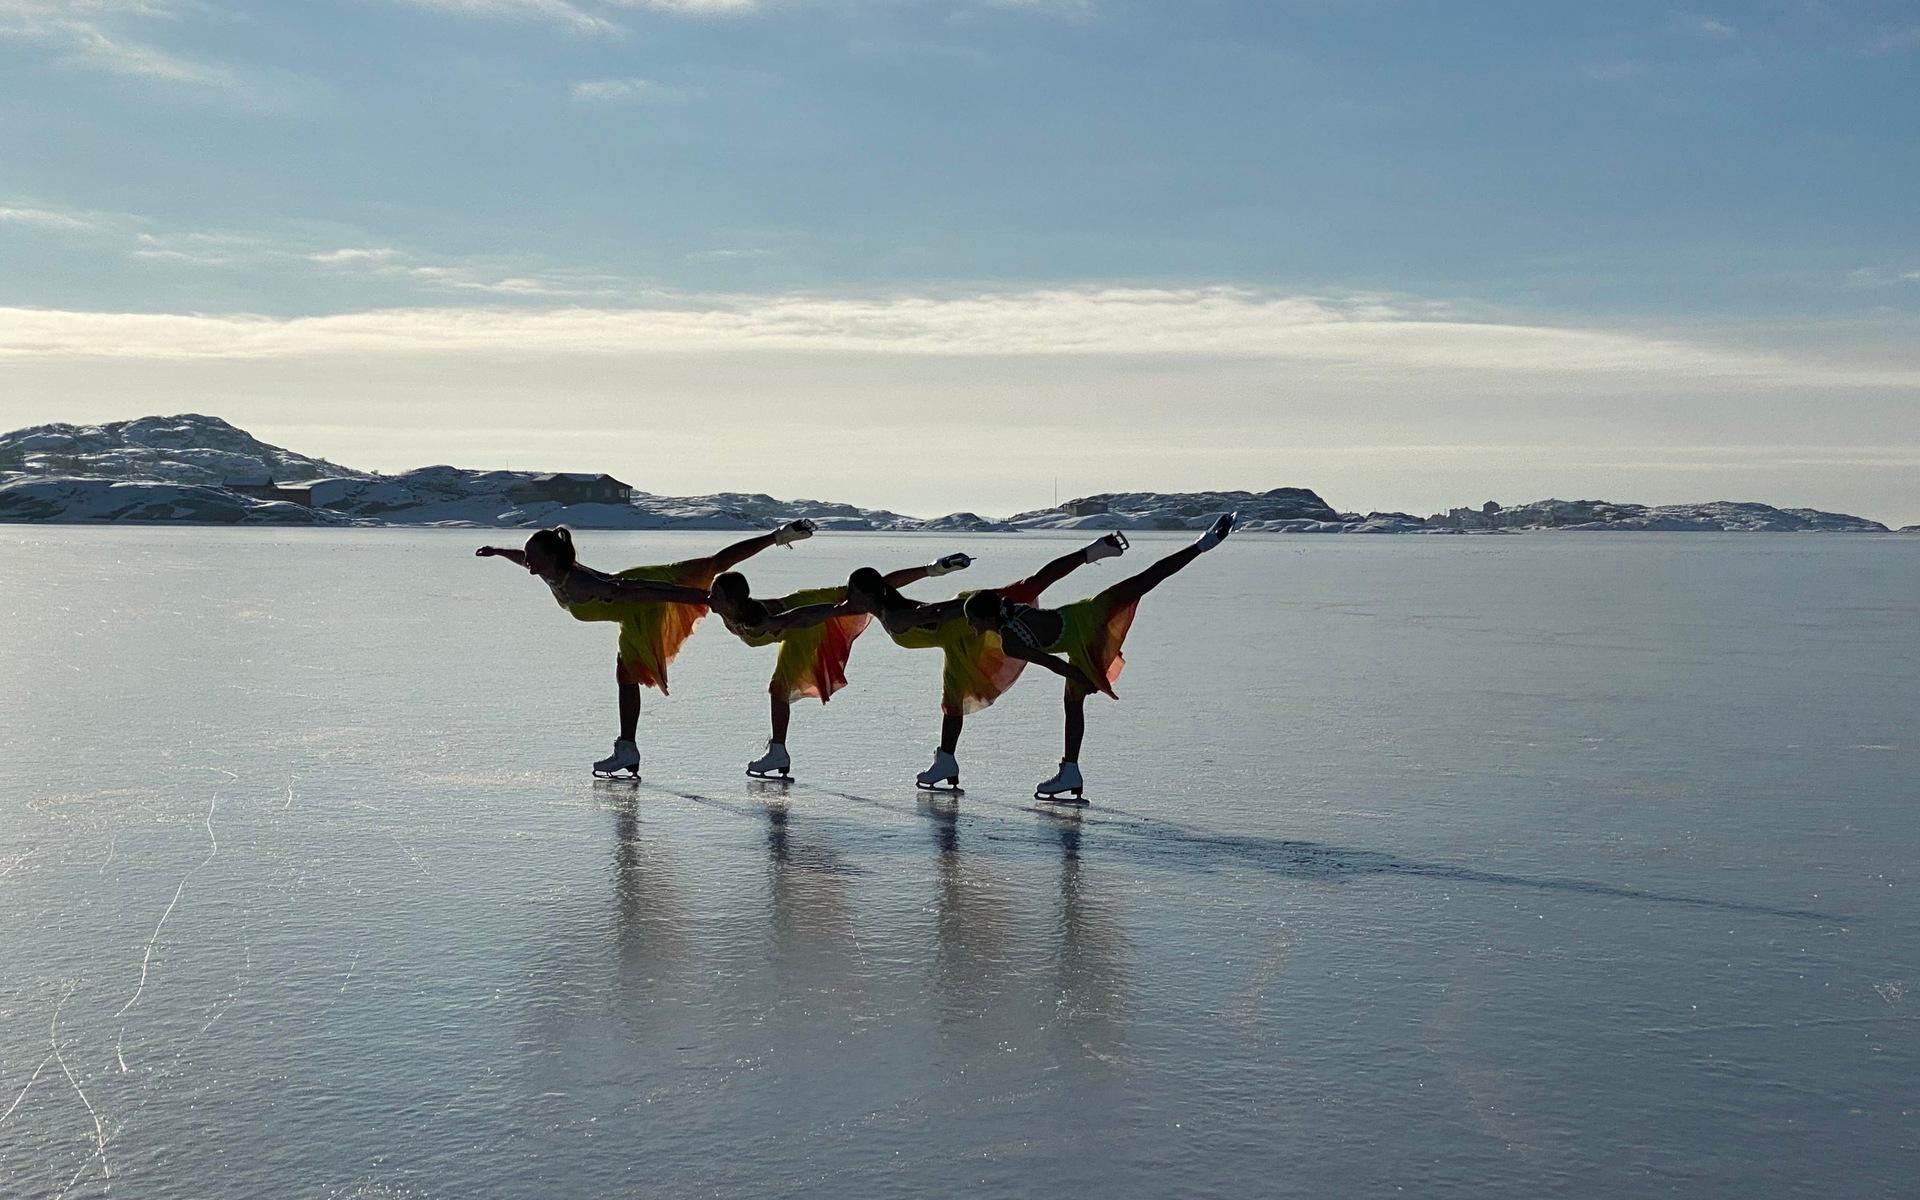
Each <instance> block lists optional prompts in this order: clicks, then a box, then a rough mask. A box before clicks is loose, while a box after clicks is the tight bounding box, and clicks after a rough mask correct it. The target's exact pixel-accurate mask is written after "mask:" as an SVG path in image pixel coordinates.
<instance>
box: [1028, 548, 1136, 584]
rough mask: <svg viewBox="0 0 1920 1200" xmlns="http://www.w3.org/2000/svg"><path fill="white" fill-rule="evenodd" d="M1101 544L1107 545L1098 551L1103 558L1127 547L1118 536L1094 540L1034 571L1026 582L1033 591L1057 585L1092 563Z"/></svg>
mask: <svg viewBox="0 0 1920 1200" xmlns="http://www.w3.org/2000/svg"><path fill="white" fill-rule="evenodd" d="M1102 543H1107V546H1106V548H1105V549H1103V550H1100V551H1099V556H1100V557H1103V558H1106V557H1111V556H1112V555H1115V554H1118V553H1120V552H1121V551H1122V550H1124V549H1126V545H1127V543H1126V540H1125V539H1124V538H1123V537H1121V536H1120V535H1118V534H1111V533H1110V534H1108V535H1106V536H1105V537H1102V538H1096V539H1095V540H1094V542H1093V545H1091V546H1082V547H1081V548H1080V549H1078V550H1073V551H1070V552H1068V553H1066V554H1062V555H1061V556H1060V557H1059V558H1056V559H1054V560H1053V561H1052V562H1050V563H1048V564H1047V565H1046V566H1044V567H1041V568H1040V569H1039V570H1038V571H1035V572H1034V573H1033V574H1032V575H1030V576H1028V577H1027V582H1028V583H1031V584H1033V585H1034V590H1035V591H1041V592H1044V591H1046V590H1047V589H1048V588H1050V587H1052V586H1053V585H1054V584H1056V583H1059V582H1060V581H1061V580H1062V579H1065V578H1066V577H1067V576H1069V575H1071V574H1073V573H1074V572H1075V571H1077V570H1079V569H1080V568H1081V567H1084V566H1086V565H1087V564H1088V563H1090V562H1092V561H1093V560H1094V557H1095V555H1094V551H1095V549H1096V548H1097V547H1099V546H1100V545H1101V544H1102Z"/></svg>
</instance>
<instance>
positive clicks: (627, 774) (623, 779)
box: [593, 768, 640, 783]
mask: <svg viewBox="0 0 1920 1200" xmlns="http://www.w3.org/2000/svg"><path fill="white" fill-rule="evenodd" d="M593 777H594V778H595V779H604V780H609V781H611V782H614V783H639V782H640V772H638V771H629V770H627V769H625V768H622V769H620V770H618V771H595V772H594V773H593Z"/></svg>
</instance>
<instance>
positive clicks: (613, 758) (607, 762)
mask: <svg viewBox="0 0 1920 1200" xmlns="http://www.w3.org/2000/svg"><path fill="white" fill-rule="evenodd" d="M593 774H594V778H596V779H638V778H640V747H638V746H636V745H634V744H633V743H632V742H630V741H628V740H627V739H626V738H620V739H619V740H618V741H616V742H614V743H613V753H612V754H610V755H608V756H607V757H605V758H603V759H601V760H600V761H599V762H597V763H595V764H593Z"/></svg>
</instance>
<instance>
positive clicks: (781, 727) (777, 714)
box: [773, 696, 793, 746]
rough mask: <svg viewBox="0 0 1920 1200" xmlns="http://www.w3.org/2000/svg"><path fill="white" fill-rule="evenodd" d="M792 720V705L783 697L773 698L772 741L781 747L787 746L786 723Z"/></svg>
mask: <svg viewBox="0 0 1920 1200" xmlns="http://www.w3.org/2000/svg"><path fill="white" fill-rule="evenodd" d="M792 719H793V705H791V704H788V703H787V699H786V697H785V696H775V697H773V740H774V741H776V742H779V743H780V744H781V745H782V746H784V745H786V744H787V722H788V721H790V720H792Z"/></svg>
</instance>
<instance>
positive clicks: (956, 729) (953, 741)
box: [940, 713, 967, 754]
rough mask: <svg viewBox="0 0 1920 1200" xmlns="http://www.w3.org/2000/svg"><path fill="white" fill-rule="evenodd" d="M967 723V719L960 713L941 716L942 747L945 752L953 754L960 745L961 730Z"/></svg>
mask: <svg viewBox="0 0 1920 1200" xmlns="http://www.w3.org/2000/svg"><path fill="white" fill-rule="evenodd" d="M966 723H967V719H966V718H965V717H963V716H961V715H960V714H959V713H948V714H946V715H945V716H943V717H941V718H940V749H941V750H942V751H943V752H945V753H947V754H952V753H953V752H954V749H955V748H956V747H958V746H959V745H960V730H961V729H962V728H963V727H964V726H965V725H966Z"/></svg>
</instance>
